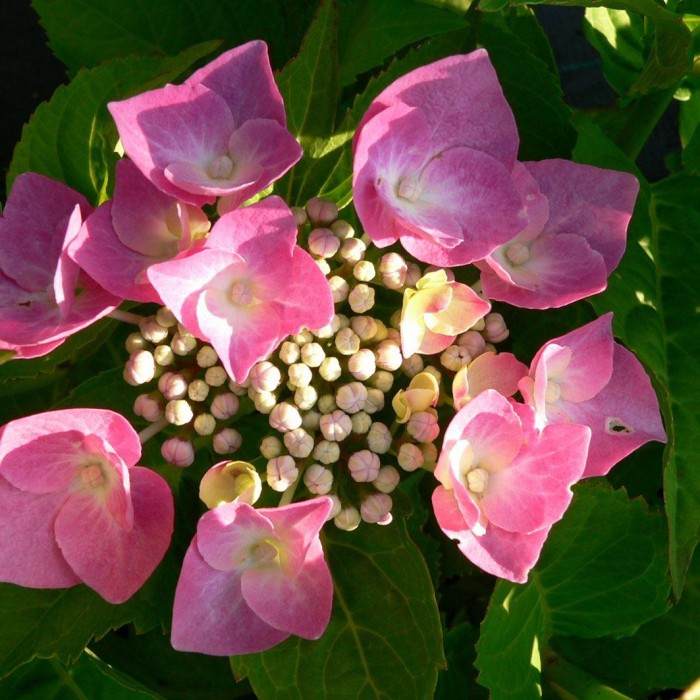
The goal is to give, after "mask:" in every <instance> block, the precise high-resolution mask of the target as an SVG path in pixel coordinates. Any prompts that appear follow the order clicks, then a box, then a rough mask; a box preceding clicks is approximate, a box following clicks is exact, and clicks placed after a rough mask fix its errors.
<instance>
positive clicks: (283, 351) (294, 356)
mask: <svg viewBox="0 0 700 700" xmlns="http://www.w3.org/2000/svg"><path fill="white" fill-rule="evenodd" d="M300 355H301V350H299V346H298V345H297V344H296V343H294V342H292V341H291V340H285V341H284V343H282V346H281V347H280V351H279V358H280V360H282V362H284V363H285V364H286V365H293V364H294V363H295V362H297V361H298V360H299V356H300Z"/></svg>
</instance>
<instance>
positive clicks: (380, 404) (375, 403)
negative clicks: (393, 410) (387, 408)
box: [365, 387, 384, 415]
mask: <svg viewBox="0 0 700 700" xmlns="http://www.w3.org/2000/svg"><path fill="white" fill-rule="evenodd" d="M383 408H384V392H383V391H379V389H375V388H374V387H371V388H369V389H367V398H366V399H365V412H366V413H369V414H370V415H373V414H375V413H377V412H378V411H381V410H382V409H383Z"/></svg>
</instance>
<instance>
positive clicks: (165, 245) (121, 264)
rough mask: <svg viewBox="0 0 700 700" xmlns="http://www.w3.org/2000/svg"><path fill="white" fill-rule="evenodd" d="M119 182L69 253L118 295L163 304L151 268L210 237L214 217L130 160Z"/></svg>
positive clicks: (121, 169) (122, 167)
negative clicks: (165, 188) (151, 279)
mask: <svg viewBox="0 0 700 700" xmlns="http://www.w3.org/2000/svg"><path fill="white" fill-rule="evenodd" d="M115 179H116V184H115V187H114V198H113V199H111V200H109V201H107V202H105V203H104V204H102V205H101V206H99V207H98V208H97V210H96V211H94V212H93V213H92V214H91V215H90V216H88V217H87V219H86V221H85V222H84V223H83V225H82V227H81V229H80V231H79V233H78V235H77V236H76V237H75V239H74V240H73V242H72V243H71V245H70V246H69V248H68V254H69V255H70V256H71V258H73V260H75V261H76V262H77V263H78V265H80V267H82V268H83V269H84V270H85V271H86V272H87V273H88V274H89V275H90V276H91V277H93V278H94V279H95V280H97V281H98V282H99V283H100V284H101V285H102V286H103V287H104V288H105V289H107V290H109V291H110V292H112V293H113V294H116V295H118V296H120V297H122V298H123V299H131V300H133V301H145V302H156V303H162V302H161V299H160V297H159V296H158V293H157V292H156V290H155V289H153V286H152V285H151V283H150V282H149V281H148V277H147V276H146V269H147V268H148V267H149V266H150V265H155V264H156V263H159V262H163V261H164V260H169V259H170V258H174V257H175V256H176V255H178V253H180V252H182V251H184V250H188V249H189V248H190V247H191V246H192V245H193V244H194V243H195V242H196V241H197V240H198V239H201V238H204V237H206V235H207V233H208V232H209V227H210V222H209V219H208V218H207V216H206V214H204V212H203V211H202V210H201V209H199V208H198V207H195V206H193V205H191V204H185V203H184V202H179V201H178V200H176V199H174V198H173V197H171V196H170V195H168V194H164V193H163V192H161V191H160V190H159V189H158V188H157V187H155V186H154V185H153V184H152V183H151V182H150V180H147V179H146V178H145V177H144V176H143V175H142V174H141V173H140V172H139V170H138V168H137V167H136V166H135V165H134V164H133V163H132V162H131V161H130V160H128V159H126V158H124V159H122V160H120V161H119V162H118V163H117V169H116V176H115Z"/></svg>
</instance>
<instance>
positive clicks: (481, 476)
mask: <svg viewBox="0 0 700 700" xmlns="http://www.w3.org/2000/svg"><path fill="white" fill-rule="evenodd" d="M488 483H489V473H488V472H487V471H486V470H485V469H482V468H481V467H477V468H476V469H472V470H471V471H469V472H467V488H468V489H469V490H470V491H471V492H472V493H475V494H480V493H483V492H484V491H485V490H486V487H487V486H488Z"/></svg>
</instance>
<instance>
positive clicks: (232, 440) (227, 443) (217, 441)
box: [212, 428, 243, 455]
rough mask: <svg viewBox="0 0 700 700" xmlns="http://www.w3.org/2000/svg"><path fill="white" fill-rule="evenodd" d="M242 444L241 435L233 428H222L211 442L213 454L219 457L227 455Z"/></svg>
mask: <svg viewBox="0 0 700 700" xmlns="http://www.w3.org/2000/svg"><path fill="white" fill-rule="evenodd" d="M242 444H243V438H242V437H241V434H240V433H239V432H238V431H237V430H236V429H235V428H223V429H222V430H220V431H219V432H218V433H217V434H216V435H214V439H213V440H212V447H213V448H214V452H216V454H219V455H229V454H231V453H233V452H235V451H236V450H237V449H238V448H239V447H240V446H241V445H242Z"/></svg>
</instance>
